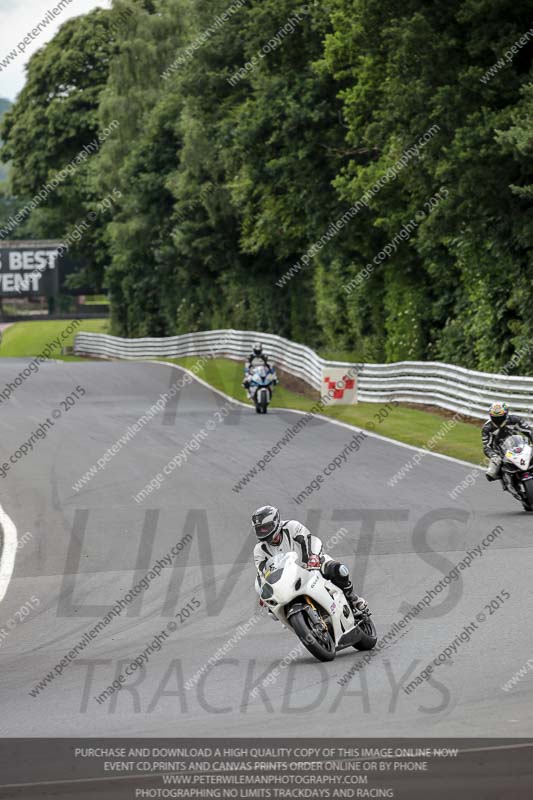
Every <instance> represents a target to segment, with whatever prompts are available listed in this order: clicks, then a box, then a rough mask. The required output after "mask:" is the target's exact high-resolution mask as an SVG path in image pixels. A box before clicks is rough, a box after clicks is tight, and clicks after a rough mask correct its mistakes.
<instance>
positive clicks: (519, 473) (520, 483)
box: [502, 435, 533, 511]
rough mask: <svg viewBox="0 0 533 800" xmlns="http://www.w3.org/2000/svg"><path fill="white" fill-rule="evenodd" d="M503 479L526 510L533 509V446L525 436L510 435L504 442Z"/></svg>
mask: <svg viewBox="0 0 533 800" xmlns="http://www.w3.org/2000/svg"><path fill="white" fill-rule="evenodd" d="M502 454H503V458H502V480H503V482H504V485H505V487H506V488H507V490H508V491H509V492H510V494H512V495H513V497H514V498H516V500H518V501H519V502H520V503H522V506H523V508H524V510H525V511H533V446H532V445H531V442H529V441H528V440H527V439H526V437H525V436H521V435H514V436H508V437H507V438H506V439H505V440H504V441H503V443H502Z"/></svg>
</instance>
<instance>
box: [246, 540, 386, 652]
mask: <svg viewBox="0 0 533 800" xmlns="http://www.w3.org/2000/svg"><path fill="white" fill-rule="evenodd" d="M263 581H264V582H263V584H262V586H261V595H260V597H261V600H262V601H263V603H264V605H265V606H266V607H267V608H268V610H269V611H270V612H271V613H272V614H273V615H274V616H275V617H276V618H277V619H278V620H280V622H282V623H283V625H284V626H285V627H286V628H288V629H289V630H291V631H292V632H293V633H295V634H296V636H297V637H298V639H299V640H300V641H301V642H302V644H303V645H304V647H306V648H307V650H308V651H309V652H310V653H311V654H312V655H313V656H314V657H315V658H316V659H318V661H333V659H334V658H335V655H336V653H337V652H338V651H339V650H344V649H345V648H346V647H354V648H355V649H356V650H372V648H373V647H375V645H376V642H377V634H376V629H375V627H374V623H373V622H372V620H371V618H370V617H371V613H370V611H368V612H364V613H361V614H360V615H359V616H354V613H353V611H352V609H351V608H350V606H349V604H348V601H347V599H346V597H345V595H344V592H343V591H342V589H339V587H338V586H335V584H334V583H331V581H327V580H326V579H325V578H324V576H323V575H322V574H321V572H320V571H319V570H308V569H305V568H304V567H302V566H300V563H299V561H298V555H297V554H296V553H295V552H292V551H291V552H289V553H283V554H278V555H276V556H273V557H272V558H271V559H269V561H267V563H266V564H265V569H264V572H263Z"/></svg>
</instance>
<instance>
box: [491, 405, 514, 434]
mask: <svg viewBox="0 0 533 800" xmlns="http://www.w3.org/2000/svg"><path fill="white" fill-rule="evenodd" d="M508 416H509V406H508V405H507V403H493V404H492V405H491V407H490V409H489V417H490V418H491V420H492V422H493V423H494V425H497V426H498V428H501V427H502V426H503V425H505V423H506V422H507V417H508Z"/></svg>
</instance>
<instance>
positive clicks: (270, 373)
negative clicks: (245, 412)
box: [248, 366, 278, 414]
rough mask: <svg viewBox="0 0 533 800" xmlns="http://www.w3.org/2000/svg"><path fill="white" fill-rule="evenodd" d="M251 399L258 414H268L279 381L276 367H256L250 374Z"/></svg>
mask: <svg viewBox="0 0 533 800" xmlns="http://www.w3.org/2000/svg"><path fill="white" fill-rule="evenodd" d="M249 380H250V388H249V390H248V391H249V394H250V399H251V400H253V402H254V403H255V410H256V411H257V413H258V414H266V413H267V411H268V406H269V405H270V402H271V400H272V392H273V388H274V386H275V385H276V384H277V382H278V379H277V376H276V370H275V369H274V367H267V366H258V367H254V368H253V369H252V371H251V373H250V377H249Z"/></svg>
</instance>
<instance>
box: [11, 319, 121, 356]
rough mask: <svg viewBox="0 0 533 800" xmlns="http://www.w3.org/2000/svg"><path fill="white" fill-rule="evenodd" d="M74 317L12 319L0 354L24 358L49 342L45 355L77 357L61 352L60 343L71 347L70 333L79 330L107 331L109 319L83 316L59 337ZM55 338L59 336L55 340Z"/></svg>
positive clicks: (73, 333)
mask: <svg viewBox="0 0 533 800" xmlns="http://www.w3.org/2000/svg"><path fill="white" fill-rule="evenodd" d="M74 321H75V320H69V319H60V320H43V321H39V322H15V324H14V325H11V327H9V328H7V329H6V330H5V331H4V333H3V336H2V344H1V345H0V356H1V357H6V358H7V357H10V358H26V357H31V356H38V355H39V354H40V353H42V352H43V350H44V349H45V348H46V347H47V345H49V346H50V347H51V348H52V350H51V352H50V355H49V358H57V359H61V360H63V361H81V360H83V359H79V358H78V357H77V356H63V355H61V348H62V347H72V345H73V344H74V337H75V336H76V334H77V333H81V331H88V332H90V333H107V329H108V325H109V322H108V320H107V319H84V320H80V322H81V324H80V325H79V326H78V327H77V328H75V329H74V330H73V331H72V332H71V333H69V334H67V335H66V337H65V338H64V339H63V338H62V334H63V332H64V331H65V330H66V329H67V328H68V327H69V326H70V325H71V323H72V322H74ZM56 339H61V344H58V343H57V342H56V341H54V340H56Z"/></svg>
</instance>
